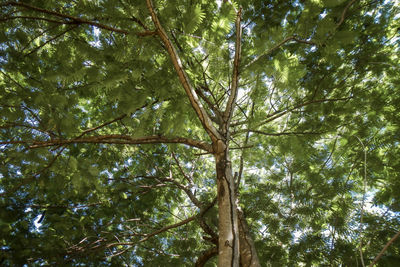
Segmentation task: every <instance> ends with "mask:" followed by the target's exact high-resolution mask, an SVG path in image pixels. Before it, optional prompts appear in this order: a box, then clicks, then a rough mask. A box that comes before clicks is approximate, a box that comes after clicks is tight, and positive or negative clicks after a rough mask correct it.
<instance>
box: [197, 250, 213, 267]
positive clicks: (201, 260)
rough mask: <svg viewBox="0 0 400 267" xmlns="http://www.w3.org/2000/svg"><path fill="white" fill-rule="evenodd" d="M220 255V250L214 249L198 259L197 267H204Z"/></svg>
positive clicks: (205, 252)
mask: <svg viewBox="0 0 400 267" xmlns="http://www.w3.org/2000/svg"><path fill="white" fill-rule="evenodd" d="M217 255H218V248H217V247H212V248H210V249H208V250H206V251H204V252H203V254H201V256H200V257H199V258H198V259H197V261H196V264H195V265H194V266H195V267H203V266H204V265H205V264H206V263H207V261H208V260H209V259H211V258H212V257H215V256H217Z"/></svg>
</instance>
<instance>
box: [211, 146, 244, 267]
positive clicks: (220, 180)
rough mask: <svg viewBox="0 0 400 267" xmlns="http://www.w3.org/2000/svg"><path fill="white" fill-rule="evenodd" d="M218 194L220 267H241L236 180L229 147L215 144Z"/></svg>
mask: <svg viewBox="0 0 400 267" xmlns="http://www.w3.org/2000/svg"><path fill="white" fill-rule="evenodd" d="M215 145H216V147H215V148H216V149H215V152H216V153H215V161H216V170H217V192H218V217H219V220H218V230H219V239H218V266H219V267H228V266H230V267H239V238H240V237H239V227H238V214H237V204H236V195H235V179H234V177H233V174H232V166H231V162H230V160H229V155H228V149H227V146H226V145H225V144H224V142H222V140H218V143H217V144H215Z"/></svg>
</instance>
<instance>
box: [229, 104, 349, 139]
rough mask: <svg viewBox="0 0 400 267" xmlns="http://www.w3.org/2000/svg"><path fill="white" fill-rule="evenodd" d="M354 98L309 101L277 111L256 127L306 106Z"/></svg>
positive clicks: (237, 124)
mask: <svg viewBox="0 0 400 267" xmlns="http://www.w3.org/2000/svg"><path fill="white" fill-rule="evenodd" d="M352 98H353V97H352V96H349V97H342V98H325V99H317V100H311V101H307V102H304V103H301V104H298V105H295V106H293V107H291V108H288V109H284V110H278V111H275V112H274V113H272V114H269V115H268V116H267V119H266V120H264V121H263V122H261V123H259V124H258V125H257V126H256V127H260V126H261V125H263V124H265V123H268V122H271V121H273V120H276V119H278V118H280V117H282V116H284V115H286V114H287V113H289V112H292V111H294V110H296V109H299V108H302V107H305V106H308V105H311V104H317V103H324V102H335V101H346V100H349V99H352ZM246 122H247V121H240V122H237V123H235V124H232V126H239V125H243V124H246ZM238 132H240V131H238Z"/></svg>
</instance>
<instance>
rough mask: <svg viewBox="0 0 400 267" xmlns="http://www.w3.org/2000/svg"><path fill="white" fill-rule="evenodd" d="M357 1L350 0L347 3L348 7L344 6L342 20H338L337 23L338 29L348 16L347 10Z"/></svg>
mask: <svg viewBox="0 0 400 267" xmlns="http://www.w3.org/2000/svg"><path fill="white" fill-rule="evenodd" d="M356 1H357V0H352V1H350V2H349V3H348V4H347V5H346V7H345V8H344V10H343V12H342V16H341V17H340V20H339V22H338V23H337V25H336V29H337V28H339V26H340V25H342V23H343V22H344V19H345V17H346V13H347V10H349V8H350V7H351V6H352V5H353V4H354V3H355V2H356Z"/></svg>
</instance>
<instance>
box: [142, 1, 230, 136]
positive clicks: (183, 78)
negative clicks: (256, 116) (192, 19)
mask: <svg viewBox="0 0 400 267" xmlns="http://www.w3.org/2000/svg"><path fill="white" fill-rule="evenodd" d="M146 2H147V8H148V9H149V12H150V15H151V19H152V20H153V23H154V25H155V27H156V29H157V34H158V35H159V36H160V38H161V40H162V42H163V43H164V45H165V48H166V49H167V52H168V54H169V55H170V58H171V60H172V64H173V65H174V68H175V70H176V72H177V74H178V78H179V81H180V83H181V84H182V86H183V88H184V89H185V92H186V94H187V96H188V98H189V101H190V104H191V105H192V107H193V109H194V110H195V112H196V114H197V116H198V118H199V119H200V122H201V123H202V125H203V127H204V129H205V130H206V131H207V133H208V135H209V136H210V138H211V139H212V140H213V142H214V141H216V140H218V139H222V138H221V135H220V134H219V132H218V131H217V130H216V128H215V127H214V126H213V124H212V121H211V119H210V117H209V116H208V114H207V113H206V111H205V110H204V108H203V106H202V104H201V102H200V100H199V98H198V96H197V94H196V92H195V90H194V89H193V86H192V84H191V82H190V79H189V77H188V75H187V73H186V71H185V70H184V69H183V65H182V61H181V59H180V57H179V55H178V53H177V52H176V49H175V47H174V45H173V44H172V42H171V40H170V39H169V37H168V35H167V33H166V32H165V30H164V28H163V27H162V26H161V23H160V21H159V19H158V17H157V14H156V13H155V11H154V8H153V3H152V1H151V0H146Z"/></svg>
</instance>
